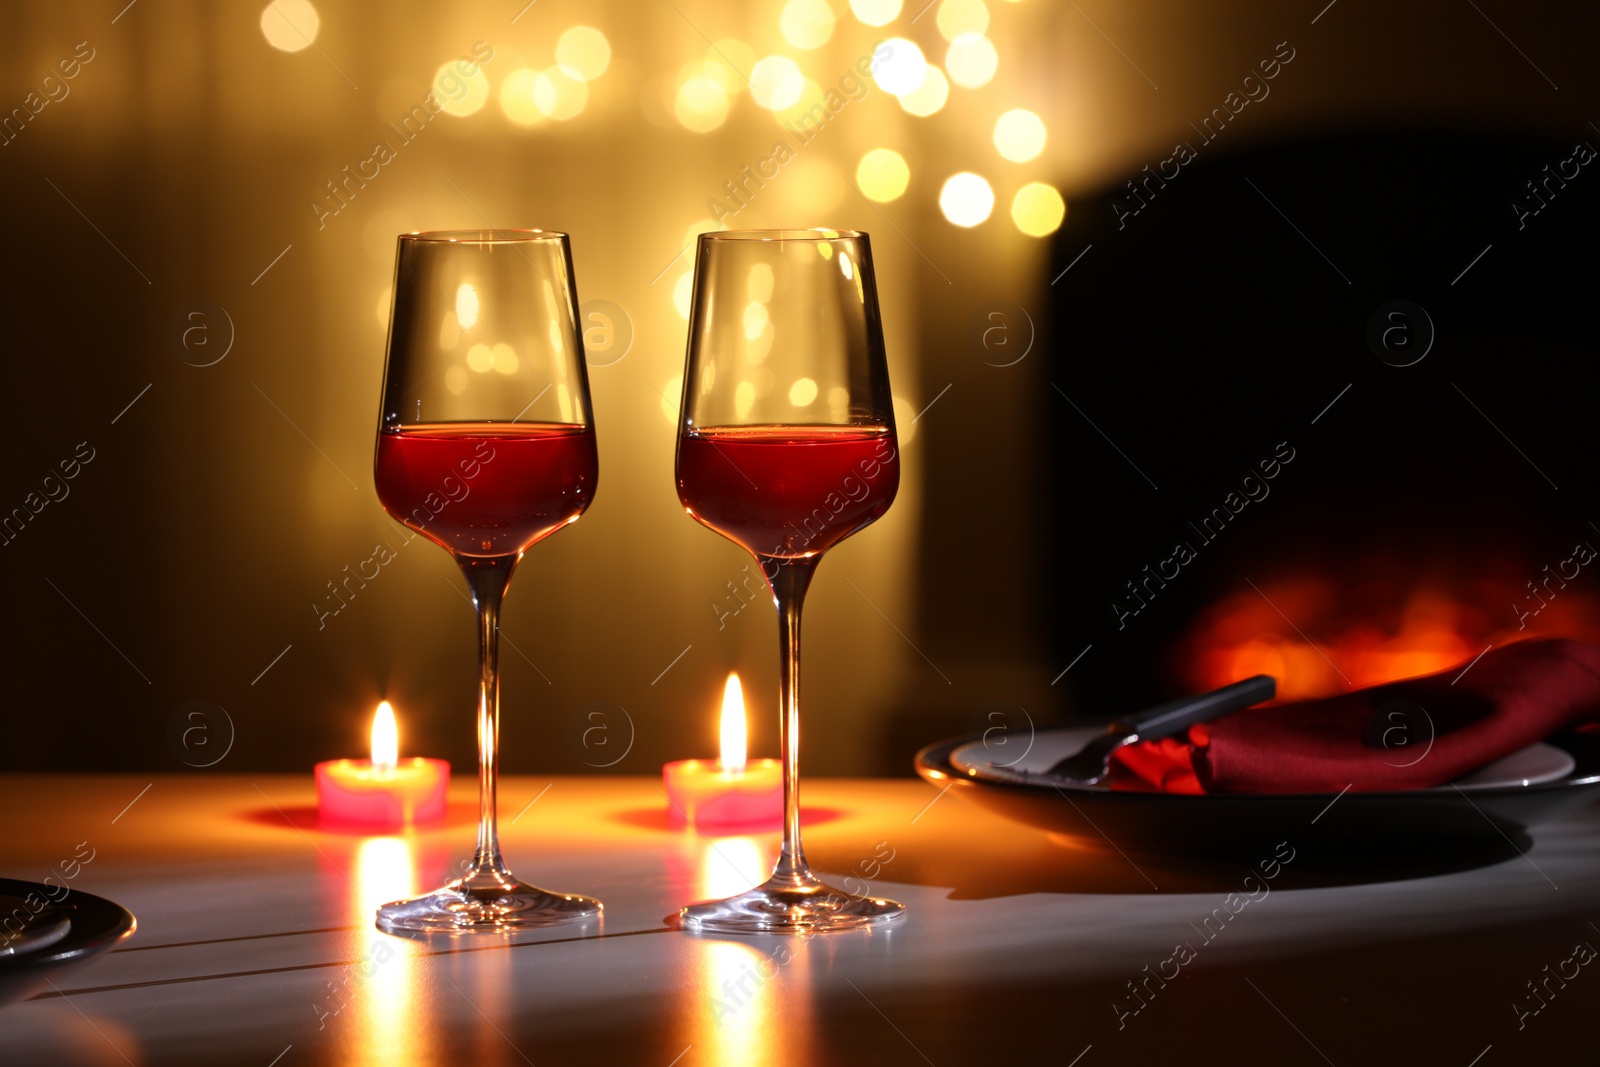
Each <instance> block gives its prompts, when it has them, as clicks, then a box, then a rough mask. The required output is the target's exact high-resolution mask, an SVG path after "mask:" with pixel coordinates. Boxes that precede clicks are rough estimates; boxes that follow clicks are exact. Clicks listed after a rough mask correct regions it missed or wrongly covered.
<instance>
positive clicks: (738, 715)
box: [719, 674, 745, 772]
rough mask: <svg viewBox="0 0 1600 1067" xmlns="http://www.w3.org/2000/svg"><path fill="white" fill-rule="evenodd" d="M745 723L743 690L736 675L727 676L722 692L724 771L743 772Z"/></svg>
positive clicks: (722, 759) (722, 763) (722, 761)
mask: <svg viewBox="0 0 1600 1067" xmlns="http://www.w3.org/2000/svg"><path fill="white" fill-rule="evenodd" d="M744 760H745V722H744V688H743V687H742V686H741V685H740V684H739V676H738V675H737V674H730V675H728V684H727V685H726V686H725V687H724V688H723V690H722V758H721V760H720V761H719V763H720V764H721V766H722V769H723V770H724V771H729V772H738V771H743V770H744Z"/></svg>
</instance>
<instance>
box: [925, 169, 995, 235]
mask: <svg viewBox="0 0 1600 1067" xmlns="http://www.w3.org/2000/svg"><path fill="white" fill-rule="evenodd" d="M939 210H940V211H942V212H944V217H945V218H947V219H949V220H950V221H951V222H953V223H955V224H956V225H957V226H976V225H978V223H980V222H982V221H983V220H984V219H987V218H988V217H989V213H990V212H991V211H993V210H994V190H993V189H991V188H989V183H988V182H987V181H985V180H984V179H983V178H981V177H980V176H978V175H976V174H973V173H971V172H969V171H962V172H961V173H960V174H952V175H951V176H950V177H949V178H948V179H946V180H945V183H944V188H942V189H940V190H939Z"/></svg>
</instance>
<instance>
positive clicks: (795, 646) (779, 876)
mask: <svg viewBox="0 0 1600 1067" xmlns="http://www.w3.org/2000/svg"><path fill="white" fill-rule="evenodd" d="M816 569H817V559H815V558H813V559H777V558H771V557H769V558H766V559H763V560H762V561H761V570H762V573H763V574H766V575H767V576H768V577H767V584H768V585H770V586H771V587H772V597H773V600H774V601H775V602H776V603H777V605H778V698H779V703H780V705H781V707H780V708H779V713H780V719H779V722H778V738H779V741H778V747H779V756H780V758H781V760H782V762H783V853H782V854H781V855H780V856H779V857H778V863H777V866H776V868H774V870H773V872H772V880H773V881H781V882H784V883H787V884H789V885H794V886H802V885H809V884H812V883H814V882H815V881H816V879H815V877H814V876H813V875H812V874H811V869H810V867H808V866H807V864H806V854H805V851H804V850H803V849H802V848H801V847H800V609H801V608H802V607H803V606H804V604H805V599H806V589H807V588H808V587H809V586H810V585H811V576H812V575H813V574H814V573H816Z"/></svg>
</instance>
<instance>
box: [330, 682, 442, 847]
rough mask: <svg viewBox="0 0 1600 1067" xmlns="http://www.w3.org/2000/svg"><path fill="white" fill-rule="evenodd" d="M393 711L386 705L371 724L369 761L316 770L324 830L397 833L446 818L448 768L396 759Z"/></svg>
mask: <svg viewBox="0 0 1600 1067" xmlns="http://www.w3.org/2000/svg"><path fill="white" fill-rule="evenodd" d="M399 748H400V744H399V732H398V730H397V728H396V726H395V720H394V709H393V708H392V707H390V706H389V702H388V701H387V700H385V701H384V702H383V703H381V704H379V705H378V713H377V715H375V716H374V717H373V720H372V758H371V759H370V760H351V759H338V760H327V761H326V762H323V763H319V764H317V766H316V777H317V814H318V817H319V819H320V821H321V822H322V823H323V824H324V825H328V826H340V827H350V828H360V829H371V830H397V829H400V828H402V827H405V826H413V825H418V824H421V823H429V822H438V821H439V820H441V819H443V818H444V816H445V807H446V797H447V795H448V793H449V791H450V764H449V763H447V762H446V761H444V760H438V759H423V758H421V757H412V758H410V759H404V760H403V759H400V758H398V753H399Z"/></svg>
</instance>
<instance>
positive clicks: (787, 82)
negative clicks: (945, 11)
mask: <svg viewBox="0 0 1600 1067" xmlns="http://www.w3.org/2000/svg"><path fill="white" fill-rule="evenodd" d="M913 47H915V46H913ZM805 84H806V79H805V75H804V74H801V73H800V67H799V66H798V65H797V64H796V63H795V61H794V60H792V59H790V58H788V57H787V56H768V57H767V58H765V59H762V60H758V61H757V62H756V65H755V66H754V67H752V68H751V69H750V95H751V96H753V97H754V98H755V101H756V103H758V104H760V105H761V106H762V107H764V108H766V109H767V110H769V111H781V110H782V109H783V108H786V107H792V106H793V105H794V104H795V103H796V102H797V101H798V100H799V99H800V93H801V92H802V91H803V90H804V89H805Z"/></svg>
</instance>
